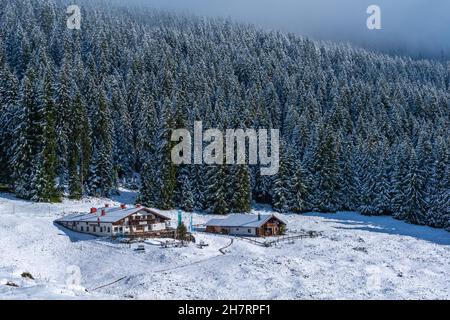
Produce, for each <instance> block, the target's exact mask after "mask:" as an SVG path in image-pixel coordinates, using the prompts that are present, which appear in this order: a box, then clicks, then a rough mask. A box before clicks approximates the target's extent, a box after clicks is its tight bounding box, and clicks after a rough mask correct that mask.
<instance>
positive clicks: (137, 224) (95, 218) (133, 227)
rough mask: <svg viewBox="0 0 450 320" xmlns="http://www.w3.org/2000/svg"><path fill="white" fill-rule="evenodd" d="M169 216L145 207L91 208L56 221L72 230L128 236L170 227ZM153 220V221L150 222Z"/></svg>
mask: <svg viewBox="0 0 450 320" xmlns="http://www.w3.org/2000/svg"><path fill="white" fill-rule="evenodd" d="M169 220H170V219H169V218H167V217H165V216H163V215H161V214H159V213H157V212H155V211H152V210H150V209H147V208H142V207H140V206H139V207H136V208H132V209H126V208H124V207H123V208H122V207H121V208H109V207H105V208H101V209H95V208H93V209H91V213H90V214H72V215H69V216H65V217H62V218H60V219H57V220H56V222H57V223H58V224H61V225H62V226H64V227H66V228H68V229H71V230H73V231H77V232H81V233H88V234H92V235H95V236H100V237H107V236H128V235H132V234H135V235H136V234H139V233H145V232H152V231H163V230H166V229H167V228H169V227H170V222H169ZM151 222H155V223H151Z"/></svg>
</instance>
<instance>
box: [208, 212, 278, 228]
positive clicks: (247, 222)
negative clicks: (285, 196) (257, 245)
mask: <svg viewBox="0 0 450 320" xmlns="http://www.w3.org/2000/svg"><path fill="white" fill-rule="evenodd" d="M271 218H275V219H277V220H279V221H281V222H283V223H285V222H284V221H283V220H281V219H280V218H278V217H277V216H276V215H274V214H268V215H259V216H258V215H253V214H233V215H229V216H228V217H227V218H225V219H211V220H209V221H208V222H207V223H206V226H211V227H233V228H234V227H243V228H259V227H261V226H262V225H264V224H265V223H266V222H267V221H269V220H270V219H271Z"/></svg>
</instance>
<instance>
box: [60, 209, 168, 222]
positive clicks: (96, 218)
mask: <svg viewBox="0 0 450 320" xmlns="http://www.w3.org/2000/svg"><path fill="white" fill-rule="evenodd" d="M103 210H104V212H105V215H102V211H103ZM96 211H97V212H95V213H73V214H69V215H67V216H64V217H62V218H59V219H57V220H56V222H104V223H115V222H118V221H120V220H122V219H124V218H126V217H128V216H130V215H133V214H136V213H138V212H140V211H145V212H146V213H147V214H154V215H156V216H159V217H160V218H162V219H164V220H170V218H168V217H166V216H164V215H162V214H160V213H159V212H156V211H154V210H151V209H149V208H145V207H132V208H124V209H122V208H121V207H103V208H97V210H96Z"/></svg>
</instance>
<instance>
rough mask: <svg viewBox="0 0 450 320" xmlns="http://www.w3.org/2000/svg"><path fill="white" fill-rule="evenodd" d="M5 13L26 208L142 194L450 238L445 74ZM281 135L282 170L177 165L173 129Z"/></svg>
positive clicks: (4, 85) (91, 10)
mask: <svg viewBox="0 0 450 320" xmlns="http://www.w3.org/2000/svg"><path fill="white" fill-rule="evenodd" d="M81 3H82V4H81V8H82V24H81V30H69V29H67V28H66V26H65V23H66V15H65V8H66V7H65V5H66V2H65V1H62V0H54V1H53V0H42V1H31V0H16V1H10V0H0V17H1V19H0V25H1V28H0V93H1V96H0V108H1V113H0V117H1V119H0V121H1V123H2V126H1V128H0V183H2V184H6V185H9V186H11V188H12V189H13V191H14V192H15V194H16V195H17V196H18V197H21V198H24V199H31V200H33V201H59V200H60V199H61V197H62V196H63V195H67V196H68V197H70V198H73V199H79V198H81V197H83V196H86V195H92V196H109V195H110V194H111V193H114V192H117V190H118V187H119V186H120V185H123V186H127V187H131V188H139V201H141V202H142V203H143V204H145V205H148V206H153V207H158V208H161V209H172V208H181V209H183V210H186V211H192V210H202V211H208V212H211V213H216V214H226V213H230V212H248V211H250V209H251V205H252V203H254V202H258V203H267V204H269V205H271V206H272V207H273V208H274V210H276V211H279V212H298V213H302V212H307V211H321V212H335V211H342V210H354V211H358V212H361V213H362V214H367V215H392V216H394V217H396V218H398V219H403V220H406V221H409V222H412V223H417V224H426V225H430V226H433V227H440V228H450V181H449V177H450V174H449V170H450V162H449V161H450V160H449V153H450V149H449V148H450V143H449V140H450V139H449V138H448V137H449V136H450V134H449V133H450V132H449V131H450V117H449V116H450V114H449V107H450V91H449V89H450V62H444V61H435V60H414V59H411V58H408V57H398V56H391V55H383V54H379V53H373V52H370V51H366V50H363V49H357V48H353V47H351V46H346V45H335V44H332V43H324V42H314V41H311V40H309V39H306V38H302V37H299V36H296V35H292V34H283V33H280V32H276V31H273V32H268V31H262V30H259V29H258V28H256V27H253V26H251V25H245V24H237V23H233V22H230V21H228V20H224V19H205V18H198V17H191V16H181V15H171V14H167V13H162V12H157V11H153V10H151V9H145V8H135V7H132V6H128V7H126V6H122V5H118V4H116V5H108V6H106V7H105V6H104V5H103V4H104V3H102V2H97V1H82V2H81ZM195 121H202V122H203V125H204V127H205V128H221V129H239V128H243V129H245V128H253V129H259V128H261V129H271V128H274V129H279V130H280V134H281V150H280V157H281V158H280V161H281V162H280V170H279V173H278V174H277V175H275V176H261V175H260V174H259V172H260V170H259V167H258V166H249V165H234V166H227V165H214V166H198V165H197V166H196V165H181V166H176V165H174V164H173V163H172V161H171V158H170V155H171V148H172V147H173V145H174V143H173V142H171V139H170V138H171V133H172V131H173V130H174V129H177V128H193V124H194V122H195Z"/></svg>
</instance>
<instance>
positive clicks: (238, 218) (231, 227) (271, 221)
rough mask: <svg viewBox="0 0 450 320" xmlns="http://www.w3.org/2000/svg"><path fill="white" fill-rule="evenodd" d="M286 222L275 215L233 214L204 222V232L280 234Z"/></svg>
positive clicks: (243, 234) (241, 234)
mask: <svg viewBox="0 0 450 320" xmlns="http://www.w3.org/2000/svg"><path fill="white" fill-rule="evenodd" d="M286 226H287V225H286V223H285V222H284V221H283V220H281V219H280V218H279V217H277V216H276V215H273V214H272V215H260V214H258V215H250V214H234V215H230V216H228V217H227V218H225V219H212V220H210V221H208V222H207V223H206V232H210V233H219V234H230V235H238V236H256V237H269V236H277V235H281V234H282V233H283V231H284V230H286Z"/></svg>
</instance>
